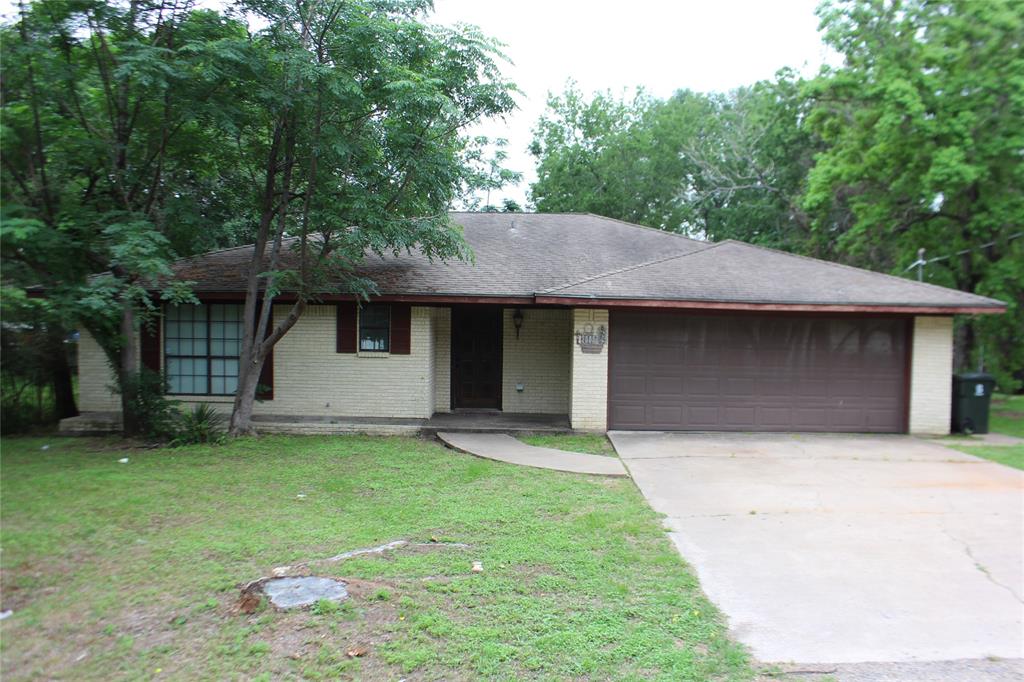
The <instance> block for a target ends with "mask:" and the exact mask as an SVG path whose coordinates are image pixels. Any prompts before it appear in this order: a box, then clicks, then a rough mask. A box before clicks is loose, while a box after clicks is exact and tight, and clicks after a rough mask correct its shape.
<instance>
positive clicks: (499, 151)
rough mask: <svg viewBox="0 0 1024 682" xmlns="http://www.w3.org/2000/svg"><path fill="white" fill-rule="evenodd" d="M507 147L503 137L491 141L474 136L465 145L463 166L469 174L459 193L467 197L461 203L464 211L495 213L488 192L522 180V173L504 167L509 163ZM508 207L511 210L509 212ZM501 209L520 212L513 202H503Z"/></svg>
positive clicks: (495, 208) (495, 210)
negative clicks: (464, 165)
mask: <svg viewBox="0 0 1024 682" xmlns="http://www.w3.org/2000/svg"><path fill="white" fill-rule="evenodd" d="M506 147H508V140H506V139H505V138H503V137H499V138H497V139H495V140H493V141H492V140H491V139H490V138H488V137H485V136H482V135H479V136H477V137H474V138H473V140H472V141H471V143H470V144H469V145H467V148H466V152H465V154H464V157H465V163H466V164H467V165H468V166H469V168H470V169H471V175H469V176H468V178H467V183H466V186H465V187H464V188H463V191H462V194H463V195H464V196H465V197H466V198H465V200H464V201H463V202H462V204H463V205H464V210H467V211H483V212H487V213H493V212H497V211H498V210H499V208H498V207H497V206H495V205H494V204H492V203H491V192H493V191H497V190H500V189H501V188H502V187H505V186H507V185H510V184H515V183H517V182H519V181H520V180H521V179H522V178H523V174H522V173H520V172H518V171H514V170H511V169H509V168H506V167H505V162H506V161H508V152H507V151H506ZM474 189H475V191H477V192H482V193H483V197H480V196H479V195H477V194H475V193H474ZM509 206H512V207H514V208H513V209H509V208H508V207H509ZM500 210H505V211H508V210H514V211H520V210H522V209H520V208H519V205H518V204H517V203H516V202H515V201H513V200H511V199H504V200H503V202H502V208H501V209H500Z"/></svg>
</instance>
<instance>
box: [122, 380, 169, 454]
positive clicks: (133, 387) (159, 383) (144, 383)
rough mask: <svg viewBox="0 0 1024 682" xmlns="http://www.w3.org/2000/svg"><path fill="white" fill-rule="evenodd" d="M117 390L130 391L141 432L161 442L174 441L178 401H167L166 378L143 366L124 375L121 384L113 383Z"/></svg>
mask: <svg viewBox="0 0 1024 682" xmlns="http://www.w3.org/2000/svg"><path fill="white" fill-rule="evenodd" d="M111 389H112V390H113V391H114V392H115V393H120V391H121V390H122V389H124V390H128V391H130V393H131V395H132V396H133V397H132V400H131V404H130V406H129V407H130V409H131V411H132V412H133V413H134V415H135V420H136V421H137V423H138V425H139V433H141V434H143V435H144V436H146V437H147V438H153V439H156V440H160V441H167V440H171V439H173V438H174V437H175V435H176V433H177V421H178V418H177V415H178V410H177V404H178V403H177V401H174V400H168V399H167V397H166V393H167V377H165V376H164V375H163V374H159V373H157V372H153V371H151V370H148V369H143V370H142V371H140V372H135V373H134V374H132V376H129V377H125V378H124V379H123V380H122V382H121V384H120V385H117V384H115V385H114V386H111Z"/></svg>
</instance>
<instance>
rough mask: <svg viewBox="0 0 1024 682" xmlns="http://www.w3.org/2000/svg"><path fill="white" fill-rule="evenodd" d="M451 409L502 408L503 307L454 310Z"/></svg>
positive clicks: (471, 307) (476, 307)
mask: <svg viewBox="0 0 1024 682" xmlns="http://www.w3.org/2000/svg"><path fill="white" fill-rule="evenodd" d="M452 407H453V408H456V409H458V408H473V409H493V410H500V409H501V308H499V307H495V306H486V307H484V306H466V307H459V308H452Z"/></svg>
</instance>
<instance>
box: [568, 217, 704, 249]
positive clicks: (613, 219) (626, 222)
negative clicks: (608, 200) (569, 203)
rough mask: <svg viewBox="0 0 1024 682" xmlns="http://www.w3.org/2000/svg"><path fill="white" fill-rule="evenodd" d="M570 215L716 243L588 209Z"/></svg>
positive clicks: (680, 237)
mask: <svg viewBox="0 0 1024 682" xmlns="http://www.w3.org/2000/svg"><path fill="white" fill-rule="evenodd" d="M570 215H589V216H593V217H595V218H600V219H601V220H610V221H612V222H615V223H620V224H622V225H626V226H627V227H639V228H641V229H644V230H653V231H654V232H660V233H661V234H668V235H672V236H673V237H677V238H679V239H685V240H686V241H688V242H696V243H698V244H717V243H718V242H713V241H711V240H710V239H694V238H693V237H687V236H686V235H685V234H680V233H679V232H672V231H670V230H663V229H661V228H660V227H651V226H650V225H641V224H640V223H631V222H629V221H628V220H622V219H621V218H610V217H608V216H606V215H601V214H600V213H591V212H590V211H586V212H585V213H573V214H570Z"/></svg>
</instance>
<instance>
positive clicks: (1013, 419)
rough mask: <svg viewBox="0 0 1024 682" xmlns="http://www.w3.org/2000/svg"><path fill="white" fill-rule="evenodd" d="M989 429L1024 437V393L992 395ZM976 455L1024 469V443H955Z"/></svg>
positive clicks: (968, 452) (958, 447)
mask: <svg viewBox="0 0 1024 682" xmlns="http://www.w3.org/2000/svg"><path fill="white" fill-rule="evenodd" d="M988 429H989V431H991V432H992V433H1003V434H1006V435H1008V436H1016V437H1017V438H1024V395H1003V394H999V393H997V394H996V395H994V396H992V405H991V412H990V413H989V425H988ZM953 447H955V448H956V449H957V450H960V451H962V452H966V453H967V454H969V455H974V456H975V457H983V458H984V459H990V460H992V461H993V462H998V463H1000V464H1005V465H1006V466H1010V467H1013V468H1015V469H1022V470H1024V445H954V446H953Z"/></svg>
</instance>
